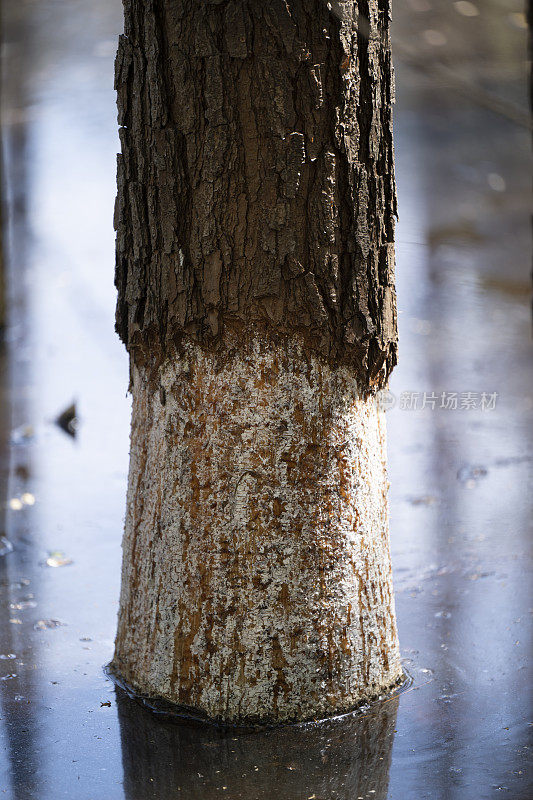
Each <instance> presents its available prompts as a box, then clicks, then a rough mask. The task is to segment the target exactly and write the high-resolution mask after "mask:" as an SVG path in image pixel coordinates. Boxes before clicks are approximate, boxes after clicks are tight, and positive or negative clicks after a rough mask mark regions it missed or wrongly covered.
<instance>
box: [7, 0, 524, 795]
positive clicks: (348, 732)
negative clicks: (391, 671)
mask: <svg viewBox="0 0 533 800" xmlns="http://www.w3.org/2000/svg"><path fill="white" fill-rule="evenodd" d="M524 12H525V9H524V5H523V3H522V2H520V1H519V0H475V1H474V0H472V2H470V0H457V1H456V2H452V1H451V0H395V7H394V31H393V32H394V37H393V42H394V44H393V52H394V59H395V65H396V107H395V149H396V173H397V181H398V193H399V209H400V219H399V224H398V228H397V290H398V303H399V310H400V317H399V319H400V361H399V366H398V367H397V369H396V371H395V373H394V376H393V380H392V384H391V394H390V395H389V396H388V399H387V403H388V405H389V411H388V415H387V417H388V426H389V460H390V461H389V472H390V483H391V494H390V501H391V540H392V553H393V563H394V570H395V587H396V604H397V612H398V622H399V629H400V642H401V647H402V656H403V659H404V664H405V667H406V669H407V670H408V671H409V673H410V675H411V676H412V679H413V683H412V686H411V687H410V689H408V690H407V691H405V692H404V693H403V694H401V695H400V696H399V697H397V698H394V699H393V700H390V701H388V702H387V703H384V704H380V705H378V706H373V707H372V708H370V709H368V710H367V712H366V713H365V714H364V715H363V716H361V717H358V718H351V719H350V718H349V719H341V720H337V721H333V722H331V723H329V724H328V725H325V726H324V725H323V726H304V727H301V728H294V729H284V730H282V731H272V732H267V733H264V734H260V735H257V734H256V735H253V736H239V737H232V736H229V735H222V734H220V733H218V732H217V731H214V730H212V731H209V730H205V729H193V728H192V729H191V728H181V727H179V726H173V725H169V724H167V723H166V722H164V721H160V720H157V719H155V718H154V717H152V716H151V715H149V714H148V713H147V712H146V711H145V710H144V709H141V708H140V707H138V706H137V705H136V704H134V703H133V702H132V701H130V700H129V698H127V697H125V696H123V695H122V694H121V692H120V691H119V690H117V689H115V687H114V686H113V684H112V683H111V682H110V681H109V680H108V679H107V678H106V676H105V675H104V673H103V671H102V667H103V665H104V664H105V663H106V662H107V661H109V659H110V657H111V655H112V647H113V637H114V631H115V622H116V611H117V600H118V589H119V577H120V556H121V551H120V542H121V535H122V525H123V516H124V508H125V496H126V477H127V475H126V471H127V462H128V429H129V413H130V401H129V398H128V396H127V394H126V390H127V383H128V367H127V358H126V353H125V351H124V349H123V347H122V345H121V344H120V343H119V341H118V339H117V337H116V336H115V334H114V305H115V290H114V287H113V268H114V265H113V262H114V233H113V227H112V217H113V203H114V196H115V162H116V152H117V150H118V135H117V122H116V110H115V97H114V92H113V59H114V54H115V50H116V42H117V35H118V34H119V33H120V32H121V30H122V8H121V4H120V2H119V0H3V1H2V3H1V37H2V50H1V53H2V62H1V71H2V94H1V109H0V117H1V124H2V144H3V151H2V152H3V205H2V217H3V243H4V261H5V274H6V303H5V306H6V315H5V320H4V343H3V345H2V346H1V348H0V489H1V496H0V502H1V504H2V527H1V528H0V797H4V796H5V797H8V798H16V800H25V798H38V799H39V800H48V798H50V799H51V798H54V800H56V799H57V798H62V797H65V798H80V799H82V800H103V799H104V798H105V800H115V798H117V800H118V799H122V798H124V800H142V799H143V798H160V799H163V800H166V798H178V797H181V798H183V797H187V798H195V797H198V798H200V797H201V798H203V800H206V798H213V797H218V796H221V797H226V798H232V800H236V798H241V797H242V798H247V800H254V799H255V798H267V797H269V798H270V797H271V796H272V795H273V794H274V793H275V794H277V796H278V797H279V798H287V800H300V799H301V800H303V799H304V798H309V800H310V799H311V798H316V800H330V798H346V800H348V798H349V799H350V800H361V798H365V799H366V798H374V800H385V798H390V800H411V798H417V800H418V799H419V798H431V800H441V798H442V800H455V799H456V798H457V800H459V798H460V800H485V798H487V799H488V798H490V799H491V800H492V798H500V797H508V798H510V799H512V800H526V799H527V798H530V797H531V796H532V794H533V793H532V783H531V777H532V776H531V766H530V765H531V757H530V750H528V747H530V746H531V732H532V730H533V728H532V725H531V686H532V681H531V677H532V675H531V662H530V659H529V656H530V653H531V613H532V610H533V609H532V605H533V603H532V591H531V588H532V581H531V572H530V566H531V561H530V560H531V541H532V539H531V523H532V513H531V511H532V508H531V505H532V491H531V467H532V460H533V448H532V438H533V425H532V411H533V383H532V361H533V358H532V344H531V316H530V285H531V284H530V267H531V241H530V240H531V227H530V195H531V148H530V143H531V127H530V117H529V108H528V84H527V78H528V68H529V67H528V64H527V61H526V59H527V22H526V17H525V13H524ZM454 396H455V401H454V399H453V397H454Z"/></svg>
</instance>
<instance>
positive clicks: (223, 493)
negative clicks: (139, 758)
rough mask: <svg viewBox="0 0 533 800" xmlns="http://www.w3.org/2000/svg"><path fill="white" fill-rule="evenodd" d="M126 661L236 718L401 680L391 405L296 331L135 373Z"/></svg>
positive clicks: (319, 713) (213, 711)
mask: <svg viewBox="0 0 533 800" xmlns="http://www.w3.org/2000/svg"><path fill="white" fill-rule="evenodd" d="M132 391H133V415H132V432H131V460H130V477H129V488H128V505H127V514H126V531H125V537H124V560H123V573H122V593H121V599H120V613H119V627H118V633H117V641H116V651H115V657H114V662H113V670H114V671H115V672H116V673H117V674H118V675H119V676H120V677H121V678H122V679H123V680H124V681H125V682H126V684H128V685H129V686H130V687H132V689H133V690H134V691H135V692H136V693H138V694H141V695H143V696H145V697H152V698H162V699H164V700H166V701H169V702H170V703H172V704H175V705H176V706H180V707H182V708H183V709H186V710H187V712H188V713H189V714H191V713H194V714H197V715H199V716H200V717H207V718H210V719H212V720H218V721H222V722H227V723H237V722H262V723H265V722H273V723H280V722H288V721H299V720H305V719H315V718H322V717H327V716H332V715H335V714H339V713H342V712H346V711H350V710H352V709H354V708H356V707H357V706H358V705H359V704H360V703H361V702H363V701H365V700H368V699H370V698H372V697H375V696H376V695H379V694H382V693H384V692H387V691H390V690H391V689H392V688H393V687H394V686H395V685H397V684H398V682H399V681H400V680H401V676H402V670H401V665H400V657H399V649H398V640H397V633H396V622H395V615H394V601H393V595H392V582H391V568H390V556H389V539H388V520H387V498H386V495H387V477H386V468H385V423H384V414H383V412H382V411H381V410H380V409H379V408H378V406H377V404H376V402H375V399H373V398H366V399H364V398H362V397H361V396H360V395H359V393H358V387H357V385H356V381H355V378H354V376H353V374H352V372H351V371H350V370H349V369H348V368H347V367H337V368H332V367H331V366H330V365H328V364H327V363H326V362H325V361H322V360H320V359H318V358H317V357H315V356H314V355H311V354H310V353H309V352H308V351H306V349H305V347H304V346H303V345H302V344H301V343H300V342H298V340H297V339H296V338H291V339H290V340H287V339H280V340H276V339H274V337H267V336H265V335H260V334H257V335H256V336H255V337H254V336H250V335H249V334H248V335H247V336H244V335H243V336H239V335H238V334H236V333H234V334H230V333H229V332H226V333H225V335H224V344H223V345H221V346H219V347H218V348H217V349H216V350H209V349H207V348H203V347H201V346H200V345H198V344H196V343H194V342H192V341H184V342H183V343H182V345H181V348H180V352H179V353H176V354H174V355H173V356H172V357H171V358H167V359H166V360H165V361H164V363H163V364H162V365H160V366H159V367H158V368H150V367H148V366H146V365H144V366H133V368H132Z"/></svg>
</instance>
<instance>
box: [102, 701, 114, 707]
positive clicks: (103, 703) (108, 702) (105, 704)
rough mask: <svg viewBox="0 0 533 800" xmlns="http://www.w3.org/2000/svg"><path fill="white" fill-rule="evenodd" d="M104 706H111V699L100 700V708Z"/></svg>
mask: <svg viewBox="0 0 533 800" xmlns="http://www.w3.org/2000/svg"><path fill="white" fill-rule="evenodd" d="M104 706H107V707H108V708H111V700H104V701H100V708H103V707H104Z"/></svg>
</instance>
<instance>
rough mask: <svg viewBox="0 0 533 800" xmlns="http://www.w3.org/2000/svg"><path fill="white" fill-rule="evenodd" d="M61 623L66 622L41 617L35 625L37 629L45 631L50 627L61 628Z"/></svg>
mask: <svg viewBox="0 0 533 800" xmlns="http://www.w3.org/2000/svg"><path fill="white" fill-rule="evenodd" d="M61 625H65V623H64V622H60V621H59V620H58V619H40V620H38V622H36V623H35V625H34V626H33V627H34V630H36V631H45V630H47V629H48V628H59V627H61Z"/></svg>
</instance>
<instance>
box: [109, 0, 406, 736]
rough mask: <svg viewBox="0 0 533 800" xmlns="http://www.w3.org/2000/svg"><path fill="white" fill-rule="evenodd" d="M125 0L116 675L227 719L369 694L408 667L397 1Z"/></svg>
mask: <svg viewBox="0 0 533 800" xmlns="http://www.w3.org/2000/svg"><path fill="white" fill-rule="evenodd" d="M124 7H125V22H126V25H125V34H124V36H122V37H121V38H120V44H119V50H118V55H117V62H116V88H117V90H118V106H119V123H120V125H121V128H120V136H121V142H122V154H121V155H119V157H118V200H117V210H116V227H117V267H116V284H117V288H118V305H117V330H118V332H119V334H120V336H121V337H122V339H123V341H124V343H125V344H126V347H127V349H128V351H129V354H130V364H131V384H130V388H131V391H132V393H133V415H132V432H131V454H130V478H129V489H128V502H127V514H126V531H125V537H124V560H123V574H122V592H121V598H120V612H119V626H118V634H117V640H116V650H115V657H114V662H113V668H114V669H115V671H116V672H117V673H118V674H119V675H120V676H121V677H122V678H123V680H125V681H126V682H127V683H128V684H130V685H131V686H132V687H133V688H134V689H135V690H136V691H138V692H141V693H143V694H145V695H149V696H151V697H163V698H166V699H167V700H170V701H172V702H174V703H176V704H177V705H179V706H181V707H183V708H184V709H188V710H194V711H195V712H196V713H199V714H204V715H206V716H207V717H209V718H212V719H219V720H223V721H229V722H232V721H244V720H247V721H248V720H259V721H287V720H301V719H307V718H312V717H317V716H325V715H329V714H333V713H338V712H341V711H346V710H348V709H351V708H353V707H355V706H356V705H357V704H358V703H359V702H360V701H361V700H364V699H367V698H369V697H370V696H373V695H376V694H378V693H380V692H382V691H385V690H388V689H390V688H391V687H392V686H393V685H394V684H395V683H397V681H398V680H399V678H400V675H401V668H400V661H399V653H398V642H397V634H396V624H395V616H394V603H393V596H392V585H391V568H390V558H389V542H388V521H387V499H386V493H387V477H386V464H385V458H386V457H385V429H384V420H383V413H382V412H381V411H380V410H379V408H378V407H377V404H376V402H375V393H376V391H377V390H378V389H380V388H382V387H384V386H386V384H387V380H388V376H389V373H390V371H391V369H392V367H393V366H394V364H395V361H396V336H397V334H396V310H395V295H394V286H393V267H394V252H393V236H394V215H395V210H396V208H395V204H396V200H395V187H394V175H393V150H392V127H391V105H392V96H391V92H392V88H391V87H392V75H391V72H392V69H391V60H390V47H389V8H390V0H358V1H357V2H356V1H355V0H350V1H349V2H342V3H341V2H337V3H329V4H328V3H325V2H322V0H262V2H258V1H257V2H256V1H255V0H248V1H246V0H124Z"/></svg>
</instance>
